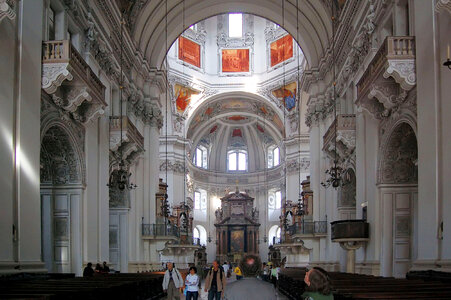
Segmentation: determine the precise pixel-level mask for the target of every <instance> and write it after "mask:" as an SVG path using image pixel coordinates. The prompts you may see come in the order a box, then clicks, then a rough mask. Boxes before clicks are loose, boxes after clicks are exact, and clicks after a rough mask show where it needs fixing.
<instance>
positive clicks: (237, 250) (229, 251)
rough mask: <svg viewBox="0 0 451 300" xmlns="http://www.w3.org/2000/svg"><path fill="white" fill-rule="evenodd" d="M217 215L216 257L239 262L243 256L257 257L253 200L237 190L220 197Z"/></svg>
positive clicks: (221, 259)
mask: <svg viewBox="0 0 451 300" xmlns="http://www.w3.org/2000/svg"><path fill="white" fill-rule="evenodd" d="M215 214H216V223H215V224H214V225H215V227H216V245H217V248H216V257H217V259H219V260H220V261H221V262H223V261H227V262H236V263H237V262H239V261H240V259H241V258H242V257H243V256H244V255H246V254H258V238H259V233H258V230H259V227H260V223H259V222H258V215H259V213H258V210H257V209H255V208H254V198H252V197H250V196H249V195H248V194H246V193H242V192H240V191H239V190H238V189H237V190H236V191H235V192H231V193H229V194H228V195H226V196H225V197H223V198H221V207H220V208H218V209H217V210H216V212H215Z"/></svg>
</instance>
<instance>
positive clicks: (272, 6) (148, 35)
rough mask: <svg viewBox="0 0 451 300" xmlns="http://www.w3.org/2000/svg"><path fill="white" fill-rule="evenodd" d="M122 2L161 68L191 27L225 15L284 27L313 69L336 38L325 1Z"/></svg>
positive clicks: (147, 55)
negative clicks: (252, 17) (244, 16)
mask: <svg viewBox="0 0 451 300" xmlns="http://www.w3.org/2000/svg"><path fill="white" fill-rule="evenodd" d="M118 1H119V5H121V7H123V9H124V10H127V11H128V18H129V24H130V27H131V28H130V29H131V31H132V36H133V39H134V41H135V43H136V45H137V46H138V48H139V49H140V50H141V51H142V53H144V56H145V58H146V59H147V60H148V62H149V63H150V65H151V66H153V67H157V68H160V67H161V66H162V63H163V61H164V58H165V56H166V52H167V50H168V49H169V47H170V46H171V45H172V43H173V42H174V41H175V40H176V38H177V37H178V36H179V35H180V34H181V33H182V32H183V31H184V30H185V29H186V28H187V27H189V26H190V25H191V24H195V23H197V22H199V21H201V20H203V19H206V18H209V17H212V16H215V15H218V14H222V13H228V12H243V13H250V14H254V15H258V16H261V17H264V18H266V19H269V20H271V21H273V22H275V23H277V24H279V25H281V26H282V27H284V28H285V29H286V30H287V31H288V32H289V33H290V34H291V35H292V36H293V37H294V38H295V39H296V40H297V42H298V44H299V45H302V50H303V52H304V54H305V56H306V59H307V61H308V63H309V66H311V67H316V66H318V65H319V62H320V60H321V58H322V57H323V55H324V53H325V51H326V48H327V45H328V41H329V39H330V37H331V35H332V27H331V22H330V5H329V6H328V5H327V3H328V2H330V1H325V0H321V1H319V0H316V1H311V0H281V1H275V0H247V1H236V0H235V1H234V0H167V1H165V0H159V1H158V0H155V1H148V0H136V1H134V2H133V1H132V2H131V5H129V6H128V5H127V1H126V0H118ZM128 3H130V1H128ZM323 3H325V4H326V5H324V4H323ZM297 8H298V9H297ZM297 20H298V22H297ZM183 24H185V28H183V27H184V26H183Z"/></svg>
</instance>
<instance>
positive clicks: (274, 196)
mask: <svg viewBox="0 0 451 300" xmlns="http://www.w3.org/2000/svg"><path fill="white" fill-rule="evenodd" d="M281 207H282V192H281V191H274V190H273V191H269V192H268V208H269V209H280V208H281Z"/></svg>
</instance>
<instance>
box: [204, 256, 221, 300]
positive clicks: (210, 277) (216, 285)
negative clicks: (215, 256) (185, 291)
mask: <svg viewBox="0 0 451 300" xmlns="http://www.w3.org/2000/svg"><path fill="white" fill-rule="evenodd" d="M225 286H226V275H225V274H224V271H222V270H221V268H219V262H218V261H217V260H215V261H213V268H212V269H210V271H208V274H207V277H206V278H205V287H204V290H205V292H207V291H208V300H213V299H215V300H220V299H221V298H222V295H223V294H224V289H225Z"/></svg>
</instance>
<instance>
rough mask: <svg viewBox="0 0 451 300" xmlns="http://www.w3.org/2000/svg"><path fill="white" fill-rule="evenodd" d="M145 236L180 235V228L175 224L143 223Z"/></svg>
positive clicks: (143, 234)
mask: <svg viewBox="0 0 451 300" xmlns="http://www.w3.org/2000/svg"><path fill="white" fill-rule="evenodd" d="M142 236H143V237H149V236H152V237H177V238H178V237H180V229H179V228H178V227H177V226H174V225H170V224H168V225H166V224H142Z"/></svg>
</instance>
